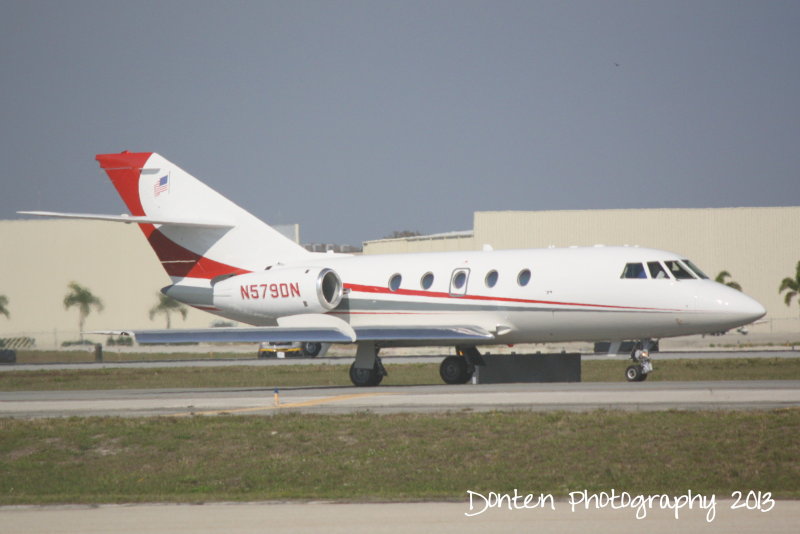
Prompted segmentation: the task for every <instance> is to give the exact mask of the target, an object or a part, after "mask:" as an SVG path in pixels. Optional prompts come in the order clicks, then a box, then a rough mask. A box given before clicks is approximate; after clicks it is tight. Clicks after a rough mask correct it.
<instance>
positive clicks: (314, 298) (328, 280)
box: [214, 267, 343, 317]
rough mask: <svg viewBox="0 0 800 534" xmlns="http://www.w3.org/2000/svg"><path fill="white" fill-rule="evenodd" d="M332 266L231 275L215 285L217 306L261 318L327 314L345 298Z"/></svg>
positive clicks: (215, 304) (277, 269)
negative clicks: (329, 267) (328, 267)
mask: <svg viewBox="0 0 800 534" xmlns="http://www.w3.org/2000/svg"><path fill="white" fill-rule="evenodd" d="M342 293H343V291H342V280H341V278H339V275H338V274H336V272H335V271H334V270H332V269H327V268H321V267H288V268H276V269H270V270H269V271H259V272H255V273H248V274H241V275H238V276H232V277H230V278H227V279H225V280H222V281H220V282H217V283H216V284H215V285H214V306H215V307H217V308H219V309H220V310H224V311H233V312H237V313H242V314H246V315H258V316H262V317H283V316H286V315H297V314H301V313H325V312H327V311H330V310H332V309H334V308H335V307H336V306H338V305H339V302H341V300H342Z"/></svg>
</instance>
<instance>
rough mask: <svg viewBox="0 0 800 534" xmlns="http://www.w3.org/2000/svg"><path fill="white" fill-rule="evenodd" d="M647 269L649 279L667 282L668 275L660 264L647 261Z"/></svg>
mask: <svg viewBox="0 0 800 534" xmlns="http://www.w3.org/2000/svg"><path fill="white" fill-rule="evenodd" d="M647 268H648V269H649V270H650V278H655V279H656V280H669V275H668V274H667V271H666V269H664V266H663V265H661V263H660V262H657V261H648V262H647Z"/></svg>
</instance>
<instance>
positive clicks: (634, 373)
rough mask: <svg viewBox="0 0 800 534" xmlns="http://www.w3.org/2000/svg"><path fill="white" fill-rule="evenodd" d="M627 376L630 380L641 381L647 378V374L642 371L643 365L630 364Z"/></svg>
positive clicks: (626, 372)
mask: <svg viewBox="0 0 800 534" xmlns="http://www.w3.org/2000/svg"><path fill="white" fill-rule="evenodd" d="M625 378H627V379H628V382H641V381H642V380H644V379H645V378H647V375H646V374H644V373H643V372H642V366H641V365H629V366H628V368H627V369H625Z"/></svg>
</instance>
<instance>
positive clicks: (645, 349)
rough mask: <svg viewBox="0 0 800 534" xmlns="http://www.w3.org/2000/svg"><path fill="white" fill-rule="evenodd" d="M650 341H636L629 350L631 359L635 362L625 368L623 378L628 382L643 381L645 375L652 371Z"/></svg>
mask: <svg viewBox="0 0 800 534" xmlns="http://www.w3.org/2000/svg"><path fill="white" fill-rule="evenodd" d="M650 346H651V342H650V341H649V340H648V341H646V342H640V343H637V344H636V346H635V347H634V348H633V351H632V352H631V360H633V361H634V362H635V363H634V364H633V365H629V366H628V368H627V369H625V378H626V379H627V380H628V382H644V381H645V380H647V375H649V374H650V373H652V372H653V362H652V360H651V359H650Z"/></svg>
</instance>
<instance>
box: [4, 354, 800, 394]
mask: <svg viewBox="0 0 800 534" xmlns="http://www.w3.org/2000/svg"><path fill="white" fill-rule="evenodd" d="M384 363H385V364H386V366H387V369H388V371H389V376H387V377H386V378H385V379H384V381H383V384H385V385H425V384H441V383H442V380H441V378H439V362H438V361H437V362H436V363H418V364H403V365H392V362H391V359H390V358H386V359H384ZM627 365H628V363H627V362H624V361H587V362H583V366H582V378H583V381H584V382H621V381H623V380H624V377H623V373H624V371H625V367H626V366H627ZM655 366H656V370H655V372H654V373H653V374H652V375H650V377H649V378H648V381H697V380H789V379H792V380H798V379H800V358H798V359H794V358H743V359H730V360H702V361H701V360H665V361H658V360H656V361H655ZM347 370H348V367H347V366H346V365H331V364H316V365H292V366H269V367H217V368H203V367H184V368H168V369H91V370H52V371H50V370H37V371H4V372H0V391H26V390H87V389H146V388H201V387H203V388H204V387H297V386H349V385H351V384H350V378H349V375H348V372H347Z"/></svg>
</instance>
